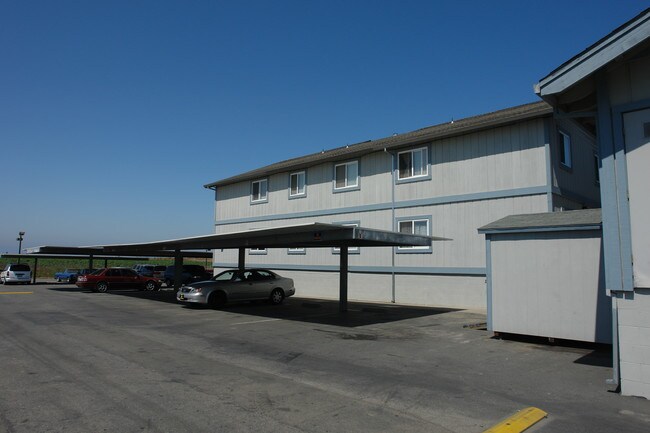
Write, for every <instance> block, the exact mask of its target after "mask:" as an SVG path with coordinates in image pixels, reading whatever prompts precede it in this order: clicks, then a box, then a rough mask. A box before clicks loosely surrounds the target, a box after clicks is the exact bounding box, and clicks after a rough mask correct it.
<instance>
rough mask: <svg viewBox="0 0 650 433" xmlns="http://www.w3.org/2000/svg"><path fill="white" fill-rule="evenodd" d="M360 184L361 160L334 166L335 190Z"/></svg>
mask: <svg viewBox="0 0 650 433" xmlns="http://www.w3.org/2000/svg"><path fill="white" fill-rule="evenodd" d="M358 186H359V162H358V161H351V162H346V163H344V164H337V165H335V166H334V190H341V189H351V188H355V187H358Z"/></svg>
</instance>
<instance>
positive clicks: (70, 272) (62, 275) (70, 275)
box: [54, 269, 97, 283]
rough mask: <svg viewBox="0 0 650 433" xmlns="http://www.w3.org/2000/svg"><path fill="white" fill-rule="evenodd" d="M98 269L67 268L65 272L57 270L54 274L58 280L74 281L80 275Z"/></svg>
mask: <svg viewBox="0 0 650 433" xmlns="http://www.w3.org/2000/svg"><path fill="white" fill-rule="evenodd" d="M96 270H97V269H66V270H65V271H63V272H57V273H56V274H54V278H55V279H56V280H57V281H58V282H61V281H67V282H68V283H74V282H75V281H77V277H78V276H79V275H87V274H91V273H93V272H95V271H96Z"/></svg>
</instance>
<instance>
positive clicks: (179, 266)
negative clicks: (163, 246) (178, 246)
mask: <svg viewBox="0 0 650 433" xmlns="http://www.w3.org/2000/svg"><path fill="white" fill-rule="evenodd" d="M182 278H183V255H182V254H181V252H180V250H176V251H174V289H175V290H178V289H180V288H181V284H183V281H182Z"/></svg>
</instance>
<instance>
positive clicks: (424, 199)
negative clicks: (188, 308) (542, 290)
mask: <svg viewBox="0 0 650 433" xmlns="http://www.w3.org/2000/svg"><path fill="white" fill-rule="evenodd" d="M595 149H596V147H595V140H594V136H593V134H592V133H590V132H589V131H588V130H587V129H585V128H583V127H581V126H579V125H578V124H577V123H575V122H574V121H572V120H570V119H560V120H558V119H554V118H553V112H552V109H551V107H550V106H549V105H548V104H546V103H545V102H538V103H532V104H527V105H522V106H518V107H513V108H508V109H505V110H501V111H496V112H493V113H488V114H484V115H479V116H475V117H470V118H466V119H461V120H457V121H454V122H450V123H444V124H439V125H436V126H431V127H427V128H423V129H419V130H416V131H412V132H408V133H405V134H399V135H394V136H391V137H387V138H383V139H379V140H373V141H367V142H363V143H358V144H354V145H350V146H345V147H340V148H336V149H332V150H328V151H323V152H320V153H316V154H311V155H307V156H304V157H299V158H295V159H290V160H287V161H282V162H278V163H275V164H271V165H268V166H266V167H262V168H258V169H254V170H252V171H249V172H246V173H243V174H240V175H237V176H233V177H229V178H227V179H223V180H219V181H216V182H214V183H210V184H208V185H205V187H206V188H211V189H213V190H214V191H215V227H216V230H215V231H216V233H228V232H235V231H242V230H248V229H254V228H265V227H277V226H283V225H290V224H299V223H308V222H327V223H339V224H347V225H358V226H362V227H369V228H375V229H382V230H394V231H400V232H408V233H416V234H429V235H433V236H440V237H445V238H448V239H449V240H447V241H441V242H434V244H433V247H431V248H424V247H405V248H404V247H403V248H391V247H383V248H356V249H351V251H350V260H349V264H350V271H351V275H350V282H349V296H350V299H358V300H366V301H382V302H397V303H402V304H417V305H437V306H450V307H463V308H484V307H485V305H486V289H485V275H486V264H485V242H484V238H483V236H482V235H480V234H479V233H478V232H477V228H479V227H481V226H483V225H485V224H488V223H490V222H492V221H495V220H497V219H499V218H502V217H505V216H507V215H511V214H521V213H537V212H546V211H554V210H562V209H580V208H584V207H599V200H600V199H599V197H600V196H599V186H598V155H597V152H596V150H595ZM247 254H248V255H249V257H247V265H248V266H261V267H267V268H271V269H275V270H278V271H281V273H282V274H283V275H286V276H289V277H291V278H293V279H294V280H295V281H296V287H297V293H298V294H299V295H300V296H308V297H325V298H335V297H336V296H337V287H338V274H337V273H336V271H338V262H339V261H338V257H337V255H338V251H337V250H336V249H332V248H313V249H254V250H249V251H248V252H247ZM236 263H237V252H236V251H228V250H226V251H215V252H214V266H215V268H218V269H220V268H228V267H233V266H236Z"/></svg>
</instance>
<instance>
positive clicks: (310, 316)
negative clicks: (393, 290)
mask: <svg viewBox="0 0 650 433" xmlns="http://www.w3.org/2000/svg"><path fill="white" fill-rule="evenodd" d="M50 290H62V291H64V290H65V291H71V292H72V291H80V292H86V291H87V290H86V289H78V288H76V287H70V286H68V287H66V288H63V287H61V288H58V287H52V288H50ZM106 295H118V296H128V297H131V298H138V299H147V300H151V301H157V302H165V303H171V304H178V308H185V309H201V310H208V311H209V310H210V309H209V308H207V307H188V306H186V305H181V304H179V303H178V301H176V292H175V291H174V290H166V289H163V290H161V291H157V292H146V291H139V290H114V291H109V292H107V293H105V294H98V296H106ZM217 311H226V312H230V313H237V314H243V315H250V316H255V317H263V318H266V319H279V320H295V321H301V322H307V323H318V324H327V325H335V326H345V327H357V326H366V325H371V324H376V323H387V322H396V321H399V320H406V319H413V318H418V317H425V316H432V315H437V314H443V313H449V312H452V311H459V310H457V309H452V308H433V307H413V306H401V305H394V304H375V303H363V302H348V311H347V312H345V313H342V312H340V311H339V302H338V301H335V300H328V299H312V298H309V299H307V298H298V297H291V298H287V299H285V301H284V303H282V305H271V304H270V303H268V302H264V301H257V302H246V303H235V304H229V305H226V306H225V307H222V308H220V309H219V310H215V313H217Z"/></svg>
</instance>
